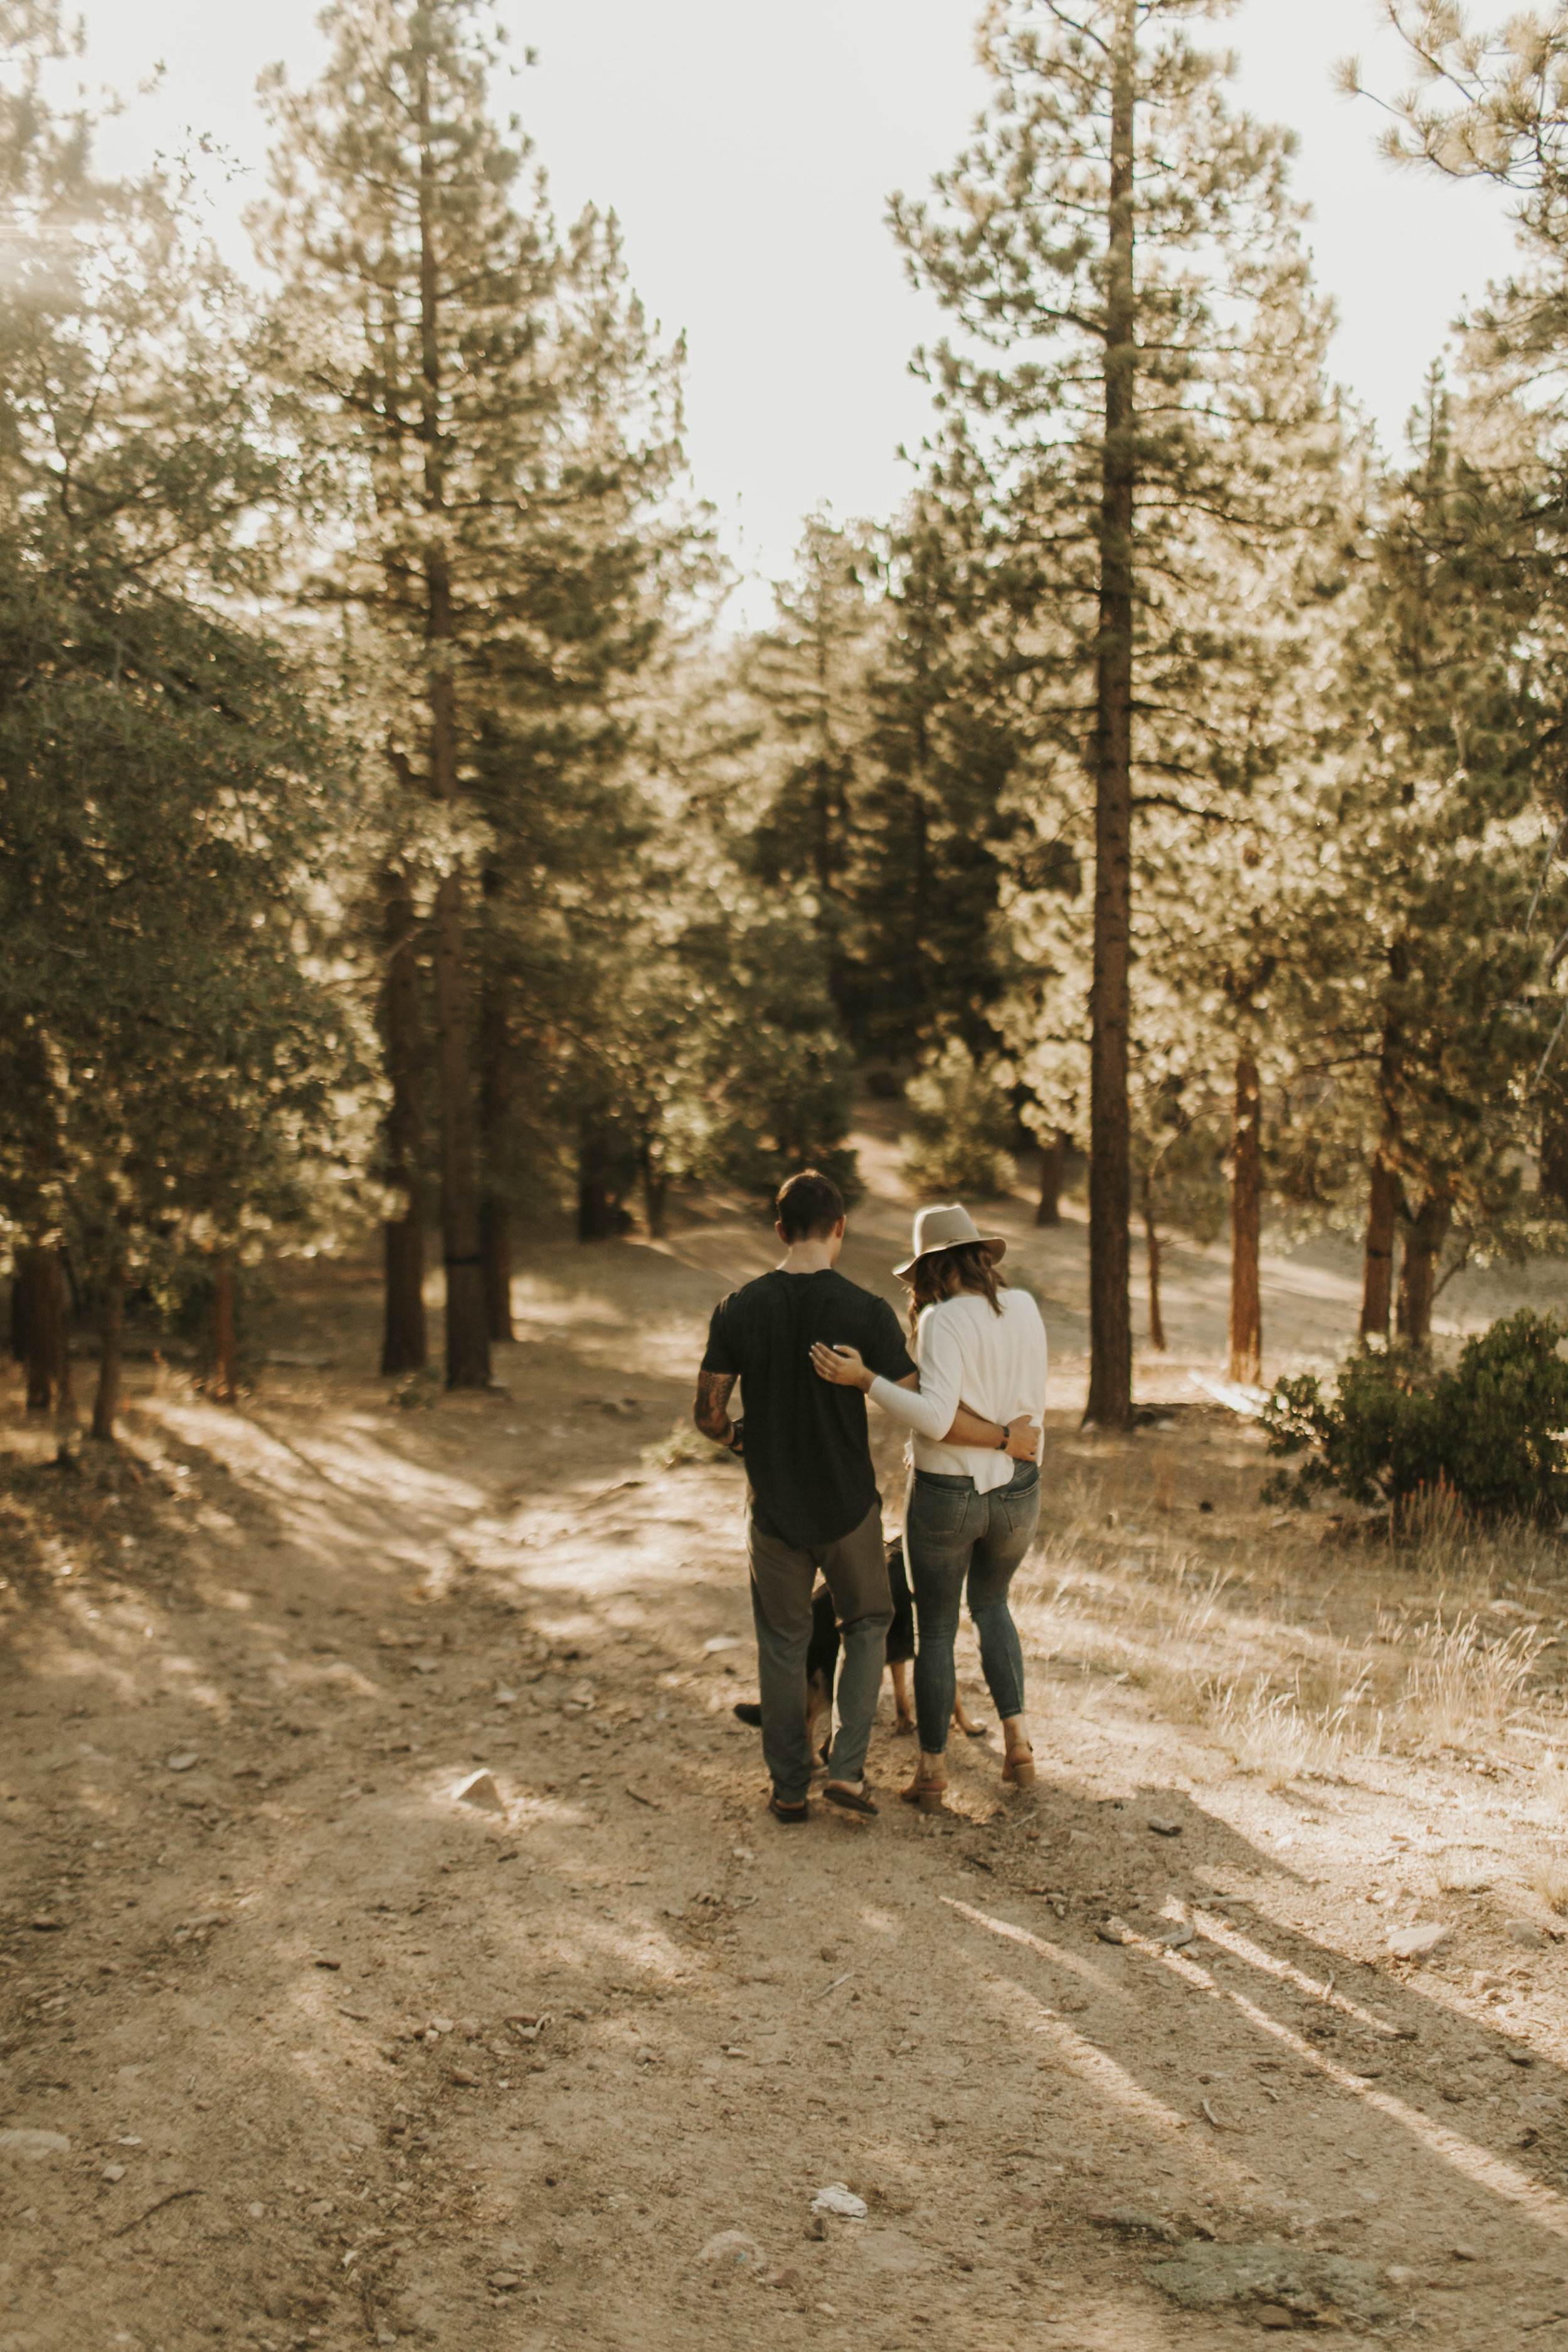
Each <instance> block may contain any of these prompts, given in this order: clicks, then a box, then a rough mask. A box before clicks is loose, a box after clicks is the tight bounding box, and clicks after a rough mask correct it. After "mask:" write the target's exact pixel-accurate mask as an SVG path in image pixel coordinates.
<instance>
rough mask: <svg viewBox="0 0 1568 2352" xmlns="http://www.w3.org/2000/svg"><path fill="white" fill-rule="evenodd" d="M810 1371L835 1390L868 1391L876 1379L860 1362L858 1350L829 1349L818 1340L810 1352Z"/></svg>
mask: <svg viewBox="0 0 1568 2352" xmlns="http://www.w3.org/2000/svg"><path fill="white" fill-rule="evenodd" d="M811 1365H812V1370H814V1371H815V1372H816V1373H817V1374H818V1375H819V1376H820V1377H821V1378H822V1379H823V1380H825V1381H832V1382H833V1385H834V1387H835V1388H840V1389H868V1388H869V1387H870V1385H871V1382H872V1381H873V1380H875V1378H876V1374H875V1373H874V1372H869V1371H868V1370H867V1369H866V1366H865V1364H864V1363H863V1362H862V1361H861V1358H860V1350H859V1349H858V1348H829V1347H827V1346H826V1344H825V1342H824V1341H822V1340H821V1339H818V1340H817V1342H816V1346H815V1347H814V1348H813V1349H812V1351H811Z"/></svg>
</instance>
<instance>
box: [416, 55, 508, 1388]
mask: <svg viewBox="0 0 1568 2352" xmlns="http://www.w3.org/2000/svg"><path fill="white" fill-rule="evenodd" d="M416 104H417V109H418V129H419V330H420V438H421V441H422V442H423V444H424V491H425V530H426V541H425V551H424V575H425V642H426V695H427V698H428V701H429V708H430V788H431V791H432V793H434V795H435V797H436V799H437V801H439V802H441V803H444V804H445V805H447V806H451V805H452V804H453V803H455V802H456V801H457V798H458V691H457V682H456V678H455V677H454V671H453V665H454V661H455V658H456V652H457V646H456V639H457V626H456V614H455V612H454V607H453V602H452V578H451V567H450V562H449V558H448V552H447V530H448V518H447V485H446V461H445V456H444V450H445V440H444V420H443V417H442V413H441V398H442V386H441V347H440V293H439V258H440V257H439V255H438V253H437V240H436V225H435V217H434V205H433V198H434V188H435V179H436V172H437V160H436V148H435V140H436V136H437V133H436V131H435V129H434V126H433V125H432V122H431V119H430V92H429V84H428V76H427V73H426V71H425V70H423V69H421V71H420V74H419V79H418V89H417V99H416ZM463 919H464V893H463V877H462V873H461V870H460V868H458V867H454V868H453V869H452V871H451V872H450V873H447V874H445V875H443V876H442V877H441V882H440V886H439V887H438V888H437V893H436V911H435V923H434V937H435V966H436V1077H437V1092H438V1095H439V1099H440V1105H441V1155H440V1166H441V1254H442V1258H443V1260H444V1263H445V1265H446V1271H447V1387H448V1388H449V1389H482V1388H488V1387H489V1378H490V1341H489V1322H488V1318H487V1316H486V1311H485V1281H484V1260H483V1256H482V1255H481V1252H480V1248H479V1156H478V1142H479V1138H478V1132H477V1123H476V1120H475V1116H474V1077H473V1068H472V1064H471V1059H470V1045H471V1037H472V1029H471V1024H470V1021H469V1014H468V972H467V970H466V967H465V962H464V952H463Z"/></svg>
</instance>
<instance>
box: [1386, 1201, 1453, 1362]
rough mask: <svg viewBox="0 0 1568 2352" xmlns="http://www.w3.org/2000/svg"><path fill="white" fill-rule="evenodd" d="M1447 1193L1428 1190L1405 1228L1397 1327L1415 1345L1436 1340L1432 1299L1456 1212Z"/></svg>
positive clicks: (1402, 1336) (1414, 1346)
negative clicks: (1449, 1201)
mask: <svg viewBox="0 0 1568 2352" xmlns="http://www.w3.org/2000/svg"><path fill="white" fill-rule="evenodd" d="M1451 1215H1452V1210H1451V1208H1450V1206H1449V1203H1448V1201H1447V1196H1446V1195H1445V1194H1443V1193H1428V1194H1427V1196H1426V1200H1424V1201H1423V1202H1422V1203H1421V1206H1420V1207H1419V1209H1417V1211H1416V1212H1415V1215H1414V1217H1412V1218H1411V1219H1410V1222H1409V1223H1408V1224H1407V1225H1406V1227H1405V1254H1404V1256H1403V1257H1402V1258H1401V1260H1400V1265H1399V1307H1398V1313H1397V1318H1396V1328H1397V1329H1398V1333H1399V1337H1400V1338H1401V1339H1405V1340H1407V1341H1408V1342H1409V1344H1410V1345H1411V1347H1413V1348H1421V1349H1426V1348H1429V1347H1430V1346H1431V1344H1432V1302H1433V1299H1434V1298H1435V1297H1436V1289H1437V1260H1438V1258H1439V1257H1440V1255H1442V1249H1443V1244H1444V1243H1445V1241H1447V1237H1448V1223H1449V1219H1450V1217H1451Z"/></svg>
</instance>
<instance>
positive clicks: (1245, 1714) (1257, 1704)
mask: <svg viewBox="0 0 1568 2352" xmlns="http://www.w3.org/2000/svg"><path fill="white" fill-rule="evenodd" d="M1353 1714H1354V1694H1353V1693H1352V1695H1351V1696H1350V1697H1349V1698H1347V1699H1346V1700H1344V1701H1342V1703H1341V1704H1340V1705H1339V1706H1334V1707H1325V1708H1321V1709H1319V1710H1316V1711H1314V1712H1312V1713H1310V1714H1309V1713H1307V1712H1306V1711H1305V1710H1304V1709H1303V1708H1302V1707H1301V1706H1300V1702H1299V1701H1298V1699H1297V1698H1296V1697H1295V1696H1294V1695H1293V1694H1292V1693H1291V1692H1289V1691H1272V1692H1270V1691H1267V1690H1263V1689H1260V1688H1258V1687H1257V1686H1256V1685H1255V1686H1254V1687H1253V1688H1252V1689H1251V1690H1250V1691H1247V1692H1245V1693H1243V1692H1242V1691H1241V1690H1240V1689H1238V1688H1237V1687H1236V1686H1234V1685H1233V1686H1232V1688H1231V1689H1229V1690H1227V1691H1225V1692H1223V1693H1220V1694H1218V1695H1217V1696H1215V1700H1214V1702H1213V1704H1212V1706H1211V1707H1210V1709H1209V1714H1208V1720H1209V1723H1210V1726H1211V1727H1212V1728H1213V1730H1214V1731H1215V1733H1216V1735H1217V1736H1218V1737H1219V1738H1221V1739H1223V1740H1224V1741H1225V1743H1226V1746H1227V1747H1228V1748H1230V1750H1231V1752H1232V1754H1233V1755H1234V1756H1235V1758H1236V1763H1237V1770H1238V1771H1241V1772H1256V1773H1258V1774H1259V1775H1260V1776H1261V1777H1262V1780H1263V1783H1264V1785H1265V1787H1266V1788H1269V1789H1283V1788H1284V1787H1286V1786H1287V1785H1288V1783H1289V1782H1290V1781H1291V1780H1302V1779H1305V1778H1307V1777H1308V1776H1314V1777H1317V1778H1322V1777H1324V1776H1327V1775H1329V1774H1331V1773H1334V1772H1337V1771H1338V1770H1339V1768H1340V1765H1341V1763H1342V1760H1343V1758H1344V1754H1345V1748H1346V1745H1347V1740H1348V1738H1349V1736H1350V1729H1351V1725H1352V1717H1353Z"/></svg>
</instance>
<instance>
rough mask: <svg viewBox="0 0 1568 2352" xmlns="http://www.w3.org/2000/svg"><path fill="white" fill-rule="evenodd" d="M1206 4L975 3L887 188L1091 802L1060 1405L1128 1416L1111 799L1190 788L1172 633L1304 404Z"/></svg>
mask: <svg viewBox="0 0 1568 2352" xmlns="http://www.w3.org/2000/svg"><path fill="white" fill-rule="evenodd" d="M1211 13H1212V11H1211V10H1210V9H1209V8H1208V7H1207V6H1206V5H1204V0H1090V5H1089V6H1087V7H1085V8H1082V9H1079V10H1069V9H1068V8H1067V7H1065V6H1063V5H1058V0H996V5H993V6H992V7H991V8H990V9H989V10H988V11H987V14H986V16H985V18H984V23H983V29H982V41H981V47H982V58H983V62H984V65H985V67H986V68H987V69H988V71H989V72H990V74H991V75H992V77H993V79H994V82H995V84H996V85H997V93H996V98H995V100H994V104H993V107H992V110H991V112H990V115H989V117H988V119H987V121H986V123H985V124H984V127H983V130H982V132H981V134H980V136H979V137H978V138H977V140H976V142H975V143H974V145H973V147H972V148H970V149H969V150H968V151H967V152H965V153H964V154H963V156H962V157H961V158H960V160H959V162H958V163H957V165H956V166H955V168H954V169H953V170H952V172H951V173H946V174H944V175H943V176H942V178H941V179H940V180H939V181H938V183H937V194H938V208H937V209H936V210H934V211H933V210H932V209H931V208H930V207H928V206H926V205H909V204H905V203H903V202H901V201H900V203H898V204H897V205H896V206H895V219H896V223H897V226H898V229H899V233H900V236H901V238H902V240H903V242H904V244H905V246H906V247H907V249H908V251H909V253H910V261H911V268H912V269H913V271H914V274H915V276H916V278H917V279H918V280H920V281H921V282H924V283H927V284H929V285H930V286H931V287H932V288H933V289H934V290H935V291H936V293H937V294H938V296H939V297H940V299H942V301H944V302H945V303H946V304H947V305H948V306H949V307H950V308H951V309H952V310H954V311H955V312H956V313H957V315H958V317H959V318H960V320H962V322H963V326H964V327H965V329H966V330H967V331H968V332H969V333H970V335H971V336H972V337H973V338H974V339H975V340H976V341H978V342H979V343H980V344H982V345H984V346H988V347H989V349H990V351H991V352H993V353H994V361H992V362H989V363H987V362H984V361H975V360H973V359H971V358H970V357H969V356H968V355H967V354H965V353H961V352H956V351H953V350H944V351H943V352H941V353H939V354H938V355H937V357H936V361H935V362H934V367H935V373H936V375H937V379H938V382H939V384H940V387H941V392H942V398H943V399H944V400H946V401H948V402H950V403H957V404H963V405H965V406H967V407H968V408H970V409H971V410H973V413H974V414H975V415H976V416H977V418H979V419H982V420H984V430H985V431H986V432H987V433H988V434H989V435H991V436H994V440H995V442H996V444H997V446H998V448H999V451H1000V453H1001V454H1000V457H999V458H998V463H997V470H998V472H999V473H1001V474H1004V475H1005V476H1006V477H1007V478H1008V479H1009V488H1010V493H1011V501H1012V505H1013V511H1014V515H1015V519H1016V529H1017V530H1018V531H1019V532H1020V534H1021V533H1023V532H1024V531H1025V530H1027V531H1028V533H1029V534H1030V544H1031V548H1032V551H1033V554H1034V559H1035V566H1036V572H1037V610H1038V611H1039V612H1040V613H1041V614H1042V616H1043V618H1042V624H1041V629H1040V636H1039V642H1038V646H1037V662H1036V667H1035V670H1034V674H1033V677H1032V680H1031V686H1032V692H1033V696H1034V700H1035V705H1036V709H1037V712H1039V713H1040V714H1042V715H1045V714H1047V713H1048V717H1049V720H1050V722H1051V726H1052V728H1053V730H1054V732H1055V735H1056V740H1057V741H1058V745H1059V747H1060V752H1061V756H1062V758H1063V759H1064V760H1068V759H1073V758H1081V759H1082V760H1083V763H1084V765H1085V767H1086V768H1087V771H1088V777H1089V785H1090V789H1091V793H1092V803H1093V819H1092V829H1091V832H1090V835H1089V849H1090V853H1091V856H1092V871H1093V876H1094V883H1093V889H1094V898H1093V951H1092V968H1091V973H1090V980H1089V1121H1088V1125H1089V1252H1090V1295H1089V1311H1090V1380H1089V1407H1088V1418H1089V1420H1091V1421H1094V1422H1099V1423H1104V1424H1106V1425H1113V1426H1123V1425H1125V1424H1126V1423H1128V1422H1129V1421H1130V1419H1131V1315H1130V1301H1129V1277H1130V1264H1129V1233H1128V1227H1129V1219H1130V1215H1131V1205H1132V1204H1131V1119H1130V1112H1129V1091H1128V1089H1129V1076H1128V1074H1129V1054H1130V1045H1131V1025H1132V1018H1133V1015H1132V1007H1131V952H1132V878H1133V870H1134V862H1135V856H1136V852H1135V845H1134V836H1133V817H1134V810H1135V804H1138V805H1145V806H1146V805H1148V804H1150V803H1166V804H1174V805H1175V806H1177V807H1180V806H1182V805H1184V795H1185V794H1186V793H1189V792H1190V791H1191V790H1192V789H1193V788H1194V783H1196V784H1197V786H1198V788H1199V789H1200V790H1201V789H1205V788H1206V787H1207V786H1208V785H1209V784H1210V783H1211V782H1212V781H1213V777H1212V772H1210V771H1209V768H1208V763H1207V762H1206V761H1205V763H1204V766H1203V769H1202V770H1201V771H1200V774H1199V776H1198V777H1197V778H1195V779H1194V775H1193V772H1192V769H1191V766H1190V764H1189V762H1188V761H1187V759H1186V758H1185V757H1184V754H1185V753H1187V752H1188V751H1190V750H1191V748H1192V745H1193V743H1194V738H1201V733H1202V729H1201V719H1200V712H1201V702H1202V697H1203V693H1204V690H1205V685H1206V682H1207V679H1208V677H1209V676H1210V675H1211V674H1212V671H1213V669H1214V668H1215V667H1218V666H1222V665H1223V663H1224V662H1225V660H1226V629H1225V625H1224V621H1223V619H1219V620H1218V621H1217V622H1216V620H1215V610H1214V609H1212V608H1211V611H1210V614H1209V625H1208V627H1207V628H1206V629H1204V630H1201V631H1200V629H1199V628H1198V626H1197V615H1198V613H1199V611H1200V610H1201V609H1202V603H1203V600H1202V599H1201V598H1200V597H1199V596H1198V595H1197V593H1196V591H1197V589H1198V586H1199V583H1200V582H1204V581H1205V580H1206V581H1207V582H1208V583H1209V584H1210V586H1211V589H1212V588H1213V587H1215V586H1217V587H1218V588H1219V590H1220V593H1221V595H1222V596H1223V563H1221V562H1220V559H1221V558H1222V557H1224V556H1225V555H1226V553H1227V552H1228V551H1229V550H1230V548H1231V547H1232V546H1236V547H1237V548H1238V549H1241V550H1243V551H1244V550H1245V548H1246V547H1247V545H1248V544H1250V543H1251V542H1253V541H1257V540H1258V539H1267V538H1268V535H1269V533H1270V530H1271V529H1272V528H1273V518H1272V513H1271V505H1270V488H1271V478H1272V476H1273V473H1274V470H1275V468H1276V467H1277V466H1278V465H1279V463H1280V461H1281V460H1282V459H1283V458H1285V457H1289V456H1290V455H1292V454H1293V453H1294V452H1295V451H1296V450H1297V449H1298V448H1299V447H1300V443H1301V440H1302V437H1303V436H1304V435H1305V436H1308V437H1310V436H1311V434H1312V432H1313V431H1314V429H1315V428H1316V426H1317V424H1318V409H1319V404H1320V398H1321V394H1320V388H1319V367H1320V353H1321V320H1320V319H1319V317H1318V315H1317V313H1316V311H1315V310H1314V306H1313V304H1312V302H1311V300H1310V293H1309V291H1308V288H1307V276H1306V264H1305V261H1304V258H1303V256H1302V253H1301V250H1300V245H1299V242H1298V237H1297V221H1298V215H1297V212H1296V209H1295V207H1294V206H1293V205H1292V204H1291V203H1290V200H1289V194H1288V192H1287V186H1286V166H1287V161H1288V157H1289V148H1290V141H1289V137H1288V135H1287V134H1285V133H1282V132H1278V131H1268V130H1265V129H1261V128H1259V127H1258V126H1257V125H1256V124H1254V123H1252V122H1251V121H1248V120H1247V119H1246V118H1245V117H1237V116H1234V115H1232V114H1230V113H1229V112H1228V111H1227V110H1226V105H1225V100H1224V96H1223V88H1222V85H1223V81H1224V78H1225V75H1226V70H1227V66H1228V61H1227V60H1226V59H1225V58H1213V57H1209V56H1206V55H1205V54H1203V53H1202V52H1200V51H1198V50H1197V49H1195V48H1194V47H1193V46H1192V44H1191V42H1190V40H1189V39H1188V37H1187V33H1188V27H1189V26H1190V25H1191V24H1192V23H1193V22H1194V20H1195V19H1198V18H1200V17H1202V16H1206V15H1208V14H1211ZM1277 324H1282V325H1283V328H1284V333H1283V335H1282V336H1281V339H1280V341H1279V351H1278V358H1279V367H1278V370H1277V373H1276V385H1275V397H1274V398H1272V399H1271V400H1270V401H1268V402H1267V403H1260V402H1258V400H1257V399H1256V398H1255V397H1254V396H1253V395H1254V389H1255V386H1254V383H1250V382H1249V381H1248V377H1249V369H1248V364H1247V362H1248V354H1249V350H1250V348H1251V345H1252V343H1253V341H1254V339H1255V337H1256V336H1257V335H1258V332H1259V331H1260V327H1261V331H1262V332H1263V334H1264V338H1265V340H1266V341H1270V340H1272V338H1273V336H1274V333H1275V331H1276V326H1277ZM1292 332H1295V333H1299V335H1300V348H1299V350H1298V351H1297V352H1295V353H1294V354H1292V352H1291V350H1290V348H1289V335H1290V334H1291V333H1292ZM1251 373H1253V374H1254V375H1255V371H1253V372H1251ZM1216 567H1217V570H1218V575H1219V576H1218V578H1217V580H1216ZM1217 609H1218V611H1219V612H1221V613H1223V604H1220V605H1219V606H1218V608H1217ZM1172 709H1174V710H1175V711H1176V712H1177V713H1178V717H1179V723H1178V725H1177V726H1176V728H1175V729H1174V730H1173V729H1172V728H1171V727H1170V726H1169V725H1168V723H1167V713H1168V712H1170V711H1171V710H1172ZM1173 735H1174V737H1175V739H1176V740H1173ZM1086 742H1087V744H1088V746H1089V749H1088V751H1087V752H1084V751H1083V748H1082V747H1083V746H1084V744H1085V743H1086Z"/></svg>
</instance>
